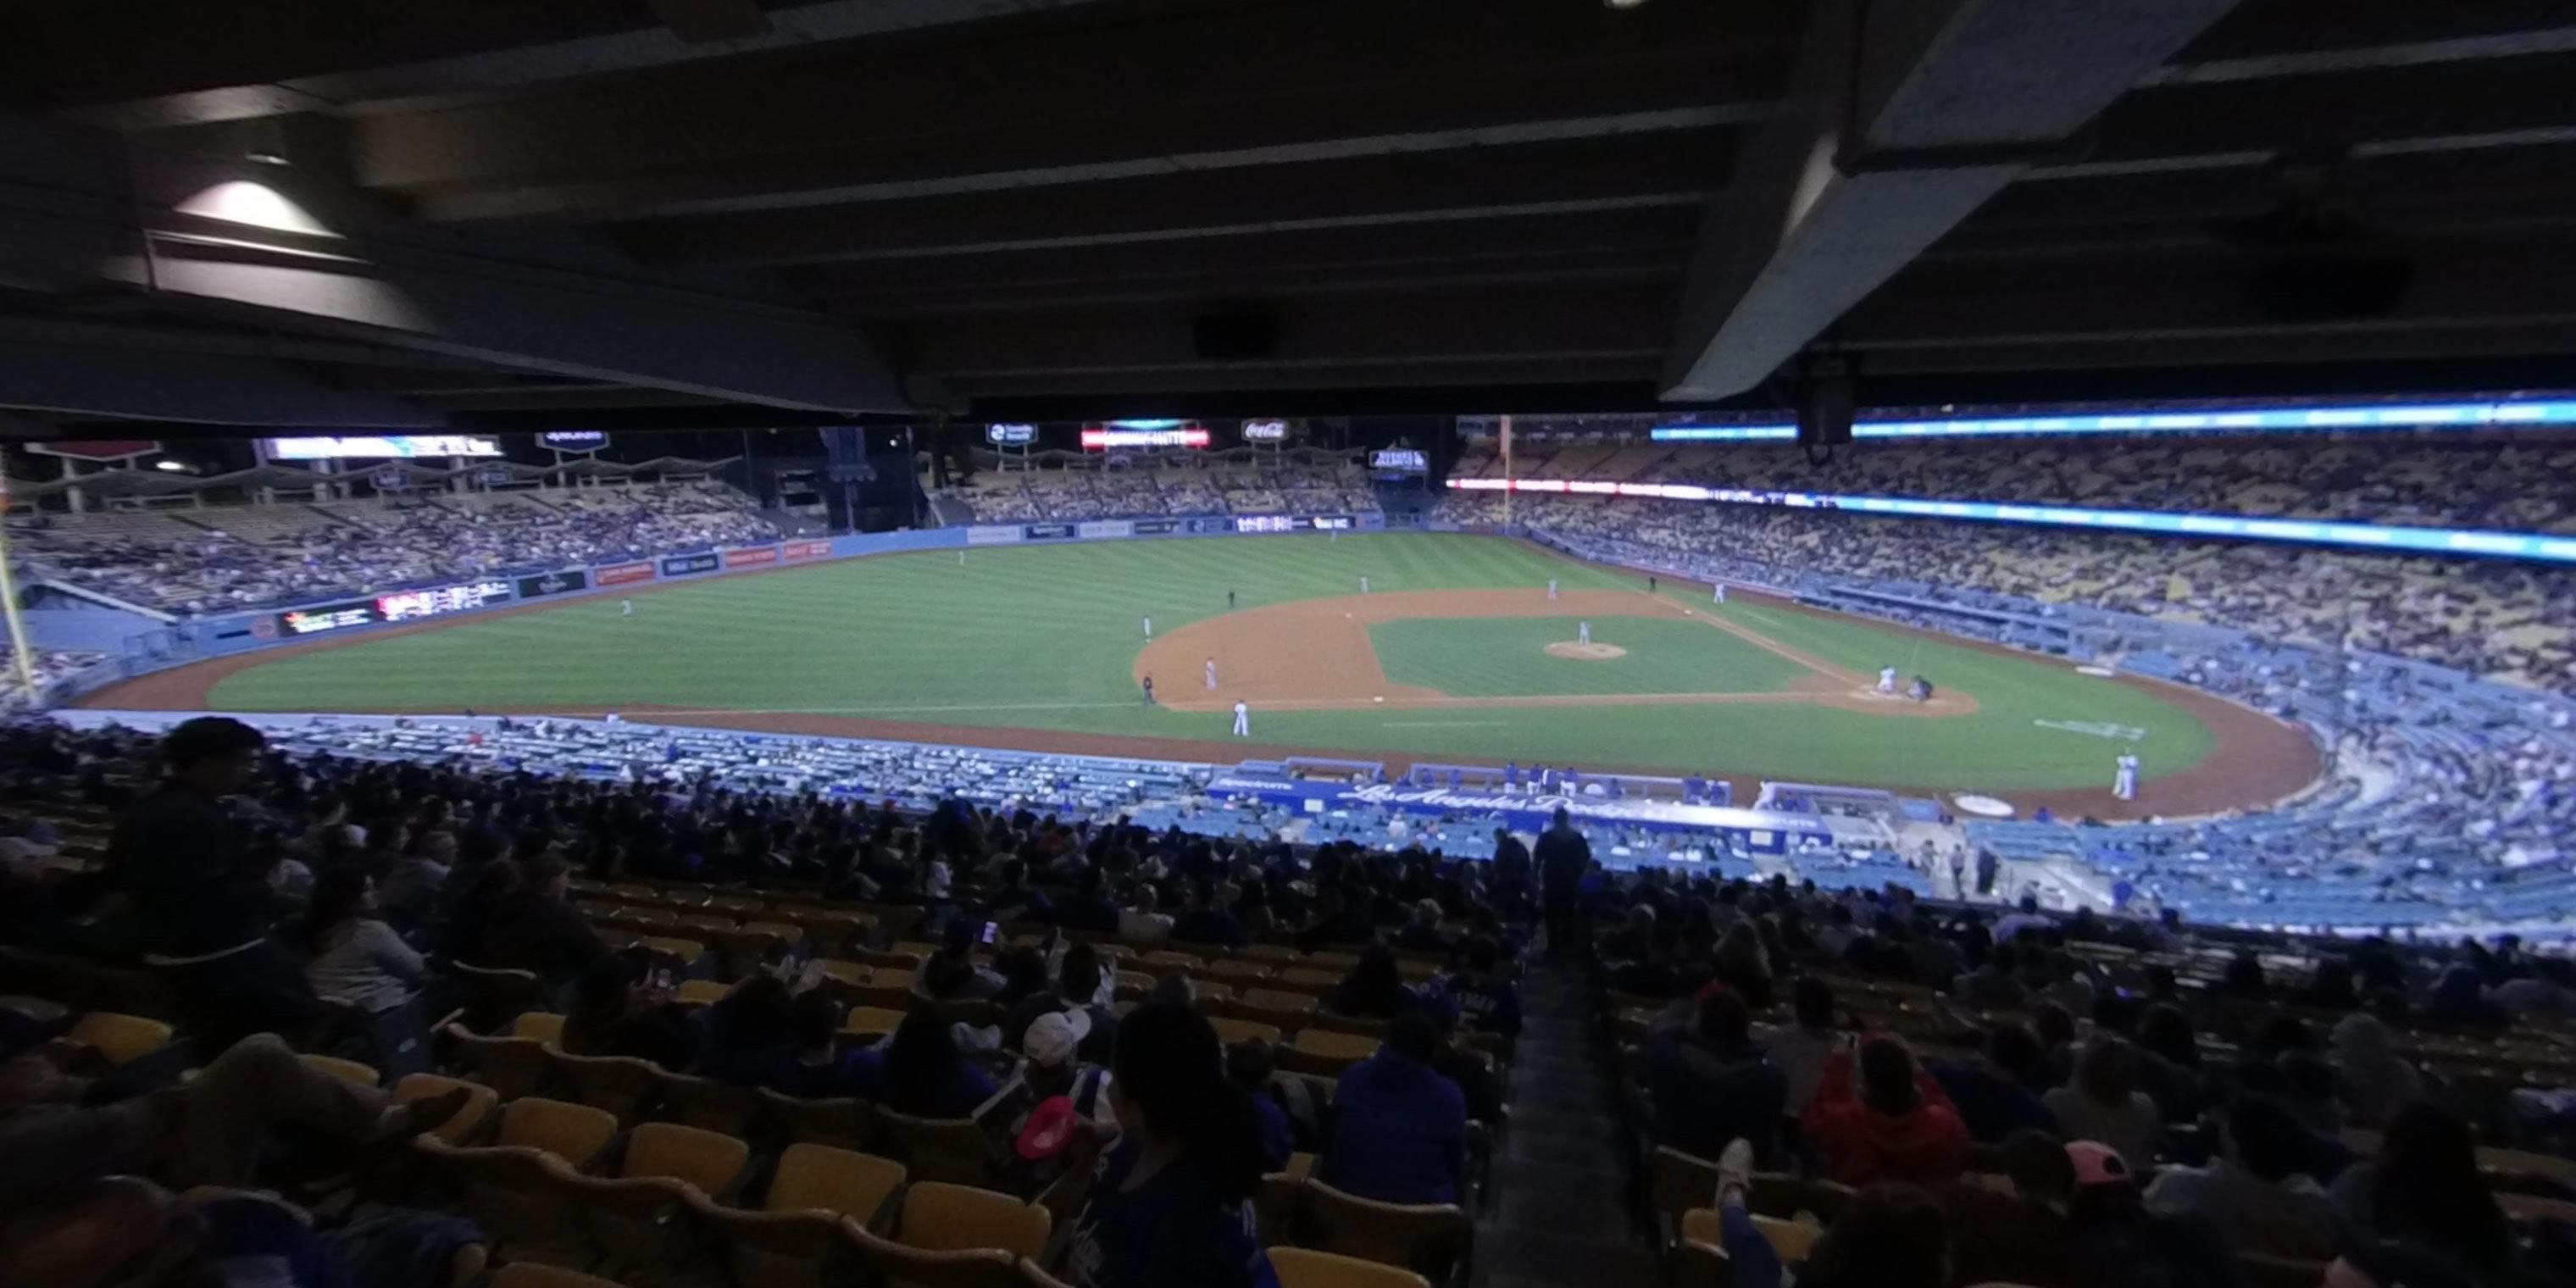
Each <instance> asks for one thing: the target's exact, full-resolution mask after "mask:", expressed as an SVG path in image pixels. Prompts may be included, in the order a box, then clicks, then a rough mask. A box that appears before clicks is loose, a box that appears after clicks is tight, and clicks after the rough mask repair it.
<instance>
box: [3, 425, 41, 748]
mask: <svg viewBox="0 0 2576 1288" xmlns="http://www.w3.org/2000/svg"><path fill="white" fill-rule="evenodd" d="M8 513H9V476H8V475H7V474H5V473H0V516H6V515H7V514H8ZM10 564H11V560H10V557H9V525H8V524H7V523H6V522H0V616H5V617H7V618H8V619H9V655H10V656H11V657H13V658H16V659H17V662H18V683H20V684H23V685H25V686H27V701H28V702H29V703H30V704H33V703H34V702H35V700H36V655H35V653H34V651H33V650H31V649H29V648H28V647H27V627H26V623H24V622H22V621H20V620H19V618H18V570H17V569H15V568H13V567H11V566H10Z"/></svg>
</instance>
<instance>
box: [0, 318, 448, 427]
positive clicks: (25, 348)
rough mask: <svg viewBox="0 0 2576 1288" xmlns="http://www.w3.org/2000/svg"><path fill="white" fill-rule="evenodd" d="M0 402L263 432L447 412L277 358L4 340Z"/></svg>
mask: <svg viewBox="0 0 2576 1288" xmlns="http://www.w3.org/2000/svg"><path fill="white" fill-rule="evenodd" d="M0 408H14V409H17V410H22V411H32V412H38V413H51V414H54V415H60V416H79V417H112V418H117V419H131V420H181V421H196V422H201V423H206V424H218V425H243V426H250V427H257V428H268V427H276V428H312V429H326V428H330V427H333V426H341V427H346V428H350V429H437V428H439V427H441V426H443V425H444V424H446V418H445V417H443V416H441V415H439V414H438V413H436V412H432V411H424V410H422V409H421V408H418V407H414V406H411V405H410V404H407V403H404V402H402V401H401V400H399V399H394V398H388V397H385V396H383V395H380V394H371V393H363V392H352V391H348V390H340V389H331V388H327V387H325V386H323V385H319V384H316V383H314V382H313V381H311V380H308V379H306V378H304V377H303V376H301V375H298V374H297V373H296V372H295V371H294V370H293V369H292V368H289V367H286V366H282V365H279V364H275V363H267V362H258V361H245V360H243V359H239V358H224V357H214V356H209V355H206V354H194V353H147V352H142V351H138V350H134V349H116V348H94V347H90V346H85V345H77V344H45V343H40V342H35V341H26V340H10V339H0Z"/></svg>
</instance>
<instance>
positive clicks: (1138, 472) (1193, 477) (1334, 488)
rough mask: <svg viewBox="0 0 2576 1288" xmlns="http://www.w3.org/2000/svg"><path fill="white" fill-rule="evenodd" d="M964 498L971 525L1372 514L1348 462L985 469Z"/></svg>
mask: <svg viewBox="0 0 2576 1288" xmlns="http://www.w3.org/2000/svg"><path fill="white" fill-rule="evenodd" d="M966 495H967V498H968V500H969V502H970V503H971V504H972V506H973V507H974V512H975V517H976V519H977V520H978V521H980V522H988V523H1025V522H1038V521H1047V520H1079V519H1130V518H1146V517H1152V516H1155V515H1183V516H1192V515H1224V514H1290V513H1295V514H1354V513H1361V512H1365V511H1369V510H1374V509H1376V508H1377V502H1376V501H1375V500H1374V499H1373V498H1372V497H1371V496H1370V494H1369V488H1368V481H1367V479H1366V477H1365V476H1363V475H1362V474H1361V473H1360V471H1359V469H1358V467H1357V466H1353V465H1350V464H1347V463H1338V464H1314V465H1299V464H1295V463H1283V464H1280V465H1277V466H1269V465H1263V466H1259V467H1254V466H1246V465H1231V464H1219V465H1215V466H1211V467H1206V468H1202V467H1199V466H1197V465H1190V466H1184V467H1175V468H1169V469H1157V468H1148V467H1141V466H1140V467H1135V468H1126V469H1033V470H1008V471H1004V470H988V471H986V472H984V473H982V474H979V475H977V476H976V480H975V486H974V488H973V489H972V490H970V491H969V492H968V493H967V494H966Z"/></svg>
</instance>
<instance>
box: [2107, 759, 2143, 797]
mask: <svg viewBox="0 0 2576 1288" xmlns="http://www.w3.org/2000/svg"><path fill="white" fill-rule="evenodd" d="M2111 794H2112V795H2114V796H2117V797H2119V798H2120V799H2121V800H2124V801H2133V800H2136V799H2138V753H2136V752H2134V751H2124V752H2121V753H2120V759H2119V760H2118V761H2117V762H2115V767H2114V768H2113V769H2112V770H2111Z"/></svg>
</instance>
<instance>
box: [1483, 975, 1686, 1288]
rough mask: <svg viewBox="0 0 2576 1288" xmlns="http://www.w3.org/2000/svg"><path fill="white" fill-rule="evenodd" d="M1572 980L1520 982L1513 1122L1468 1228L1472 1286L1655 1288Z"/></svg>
mask: <svg viewBox="0 0 2576 1288" xmlns="http://www.w3.org/2000/svg"><path fill="white" fill-rule="evenodd" d="M1582 987H1583V986H1582V981H1581V979H1580V977H1579V976H1577V975H1576V974H1574V973H1573V972H1572V971H1568V970H1562V969H1560V968H1553V967H1540V968H1538V969H1536V970H1535V971H1533V973H1532V974H1531V976H1530V978H1529V979H1528V981H1527V984H1526V987H1525V990H1524V993H1523V996H1522V999H1521V1004H1522V1011H1523V1022H1522V1023H1523V1027H1522V1030H1521V1038H1520V1044H1519V1047H1518V1050H1517V1051H1516V1053H1515V1055H1514V1057H1513V1063H1512V1100H1511V1111H1512V1125H1511V1130H1510V1131H1509V1132H1508V1133H1506V1134H1505V1136H1504V1138H1503V1147H1502V1150H1501V1152H1500V1153H1499V1154H1498V1155H1497V1156H1496V1158H1495V1159H1494V1192H1495V1194H1496V1195H1497V1198H1498V1201H1497V1202H1496V1203H1495V1204H1494V1206H1493V1210H1491V1211H1489V1212H1486V1213H1485V1214H1484V1215H1483V1216H1482V1217H1481V1218H1480V1219H1479V1220H1478V1221H1477V1223H1476V1274H1475V1280H1476V1284H1477V1288H1542V1286H1544V1288H1576V1286H1577V1285H1585V1286H1589V1285H1611V1284H1637V1285H1647V1284H1652V1283H1654V1282H1655V1274H1656V1265H1655V1259H1654V1256H1653V1254H1652V1253H1650V1252H1649V1251H1648V1249H1647V1247H1646V1244H1645V1240H1644V1238H1643V1237H1642V1234H1641V1232H1640V1231H1639V1229H1638V1227H1637V1224H1636V1222H1635V1220H1634V1219H1633V1217H1632V1215H1631V1211H1630V1209H1629V1206H1628V1201H1627V1195H1628V1181H1627V1174H1626V1172H1625V1171H1624V1170H1623V1169H1622V1167H1621V1163H1620V1149H1619V1132H1620V1127H1619V1120H1618V1094H1617V1090H1616V1088H1615V1086H1614V1084H1613V1083H1612V1081H1611V1079H1610V1076H1609V1074H1608V1073H1607V1071H1605V1070H1604V1068H1603V1067H1602V1062H1601V1058H1600V1054H1599V1053H1598V1052H1597V1051H1596V1050H1595V1049H1594V1048H1593V1046H1592V1040H1591V1039H1592V1032H1591V1029H1590V1027H1589V1026H1588V1024H1587V1022H1586V1020H1585V1016H1584V1001H1583V992H1582Z"/></svg>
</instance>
